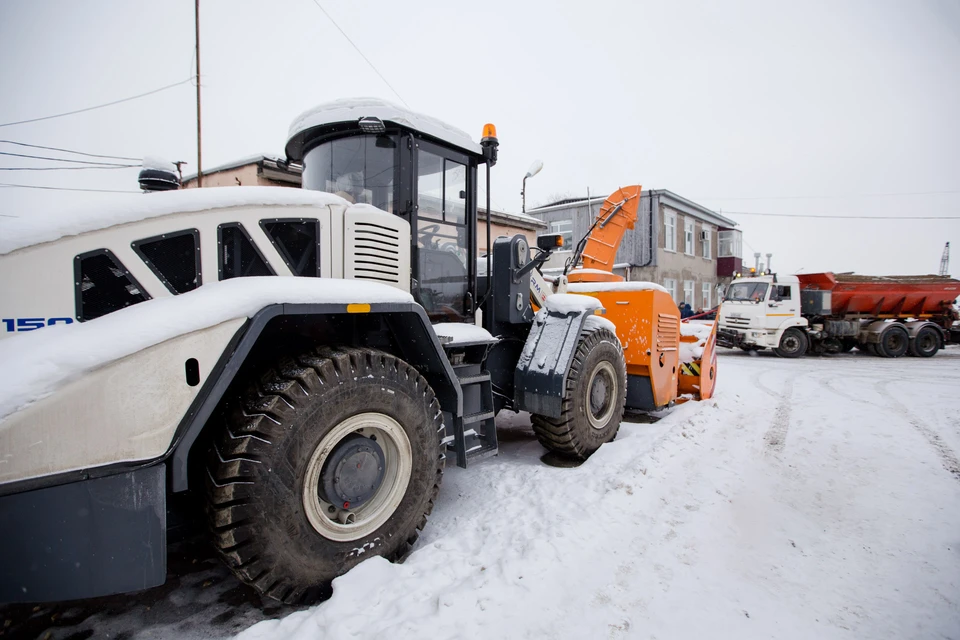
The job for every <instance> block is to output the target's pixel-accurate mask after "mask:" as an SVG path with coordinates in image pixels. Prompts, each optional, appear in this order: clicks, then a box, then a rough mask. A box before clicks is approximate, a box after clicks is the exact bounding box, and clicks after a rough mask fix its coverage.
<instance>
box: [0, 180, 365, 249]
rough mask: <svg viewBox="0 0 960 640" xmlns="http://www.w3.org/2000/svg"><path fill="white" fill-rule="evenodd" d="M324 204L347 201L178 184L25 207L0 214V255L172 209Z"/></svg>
mask: <svg viewBox="0 0 960 640" xmlns="http://www.w3.org/2000/svg"><path fill="white" fill-rule="evenodd" d="M329 204H339V205H343V206H345V207H346V206H349V204H350V203H348V202H347V201H346V200H344V199H343V198H340V197H339V196H335V195H333V194H331V193H323V192H321V191H307V190H303V189H278V188H277V187H222V188H211V189H184V190H177V191H163V192H160V193H145V194H139V195H134V194H131V195H129V196H117V199H116V200H111V201H110V203H109V204H101V205H98V206H97V207H96V208H89V209H79V210H72V209H62V210H58V211H48V212H30V215H28V216H27V215H22V216H20V217H19V218H0V255H3V254H5V253H10V252H11V251H16V250H17V249H21V248H23V247H28V246H30V245H34V244H39V243H41V242H51V241H53V240H57V239H59V238H63V237H65V236H72V235H77V234H81V233H86V232H88V231H95V230H97V229H104V228H106V227H110V226H113V225H117V224H125V223H128V222H137V221H139V220H147V219H149V218H157V217H160V216H165V215H169V214H172V213H193V212H197V211H203V210H205V209H215V208H216V209H219V208H225V207H240V206H274V205H278V206H295V205H300V206H305V205H306V206H309V205H313V206H322V205H329Z"/></svg>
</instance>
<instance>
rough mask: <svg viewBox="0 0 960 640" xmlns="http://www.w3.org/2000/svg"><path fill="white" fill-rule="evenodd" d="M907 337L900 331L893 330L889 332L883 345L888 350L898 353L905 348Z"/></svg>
mask: <svg viewBox="0 0 960 640" xmlns="http://www.w3.org/2000/svg"><path fill="white" fill-rule="evenodd" d="M905 342H906V339H905V338H904V336H903V335H901V332H900V331H891V332H890V333H888V334H887V336H886V339H885V340H884V341H883V346H884V349H885V350H886V351H889V352H890V353H898V352H900V351H901V350H902V349H904V343H905Z"/></svg>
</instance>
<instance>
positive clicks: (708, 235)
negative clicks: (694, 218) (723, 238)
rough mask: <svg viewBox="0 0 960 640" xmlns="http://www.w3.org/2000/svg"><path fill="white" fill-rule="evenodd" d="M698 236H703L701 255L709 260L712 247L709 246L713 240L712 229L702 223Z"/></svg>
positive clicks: (711, 255) (711, 254)
mask: <svg viewBox="0 0 960 640" xmlns="http://www.w3.org/2000/svg"><path fill="white" fill-rule="evenodd" d="M700 236H701V237H702V238H703V257H704V258H706V259H707V260H710V259H711V258H713V247H711V246H710V243H711V241H712V240H713V230H712V229H711V228H710V227H708V226H707V225H703V231H701V232H700Z"/></svg>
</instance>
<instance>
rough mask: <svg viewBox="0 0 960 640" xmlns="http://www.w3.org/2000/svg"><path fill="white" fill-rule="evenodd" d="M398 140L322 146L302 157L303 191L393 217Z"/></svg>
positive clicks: (373, 138)
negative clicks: (327, 195)
mask: <svg viewBox="0 0 960 640" xmlns="http://www.w3.org/2000/svg"><path fill="white" fill-rule="evenodd" d="M396 153H397V138H396V136H393V135H388V134H382V135H362V136H351V137H349V138H339V139H337V140H331V141H330V142H324V143H323V144H321V145H318V146H317V147H315V148H314V149H311V150H310V151H308V152H307V154H306V156H305V157H304V167H303V187H304V188H305V189H315V190H317V191H326V192H327V193H335V194H337V195H338V196H340V197H342V198H346V200H347V201H348V202H353V203H365V204H372V205H373V206H375V207H377V208H378V209H382V210H384V211H388V212H390V213H393V196H394V190H393V183H394V171H395V167H396Z"/></svg>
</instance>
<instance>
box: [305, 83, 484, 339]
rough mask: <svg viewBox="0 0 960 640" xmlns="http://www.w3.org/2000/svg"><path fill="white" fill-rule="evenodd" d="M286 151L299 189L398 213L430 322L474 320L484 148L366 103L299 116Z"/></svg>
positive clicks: (449, 130)
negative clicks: (297, 171) (299, 168)
mask: <svg viewBox="0 0 960 640" xmlns="http://www.w3.org/2000/svg"><path fill="white" fill-rule="evenodd" d="M286 152H287V156H288V158H289V159H291V160H296V161H301V162H302V163H303V188H304V189H314V190H319V191H326V192H329V193H334V194H336V195H339V196H341V197H343V198H345V199H346V200H347V201H348V202H351V203H362V204H369V205H372V206H374V207H377V208H378V209H382V210H384V211H387V212H389V213H393V214H394V215H397V216H399V217H401V218H403V219H405V220H406V221H407V222H408V223H409V224H410V229H411V238H410V248H411V274H410V277H411V283H410V284H411V287H410V291H411V293H412V294H413V295H414V297H415V298H416V300H417V302H418V303H420V304H421V305H422V306H423V308H424V309H425V310H426V311H427V314H428V315H429V317H430V320H431V321H432V322H467V321H470V322H472V321H473V317H474V311H475V306H476V300H477V288H476V280H477V274H476V260H475V259H474V256H476V255H477V237H476V228H477V169H478V167H479V166H480V165H482V164H486V163H488V162H490V160H489V156H490V154H489V153H487V154H485V153H484V149H483V148H482V147H481V146H480V145H479V144H477V143H476V142H474V141H473V140H472V139H471V138H470V136H469V135H467V134H466V133H464V132H462V131H460V130H458V129H455V128H454V127H451V126H449V125H446V124H444V123H442V122H439V121H438V120H435V119H434V118H430V117H428V116H423V115H420V114H416V113H413V112H411V111H409V110H407V109H404V108H402V107H398V106H396V105H393V104H391V103H389V102H385V101H382V100H374V99H361V100H349V101H348V100H341V101H337V102H333V103H329V104H326V105H321V106H319V107H317V108H315V109H313V110H311V111H308V112H306V113H304V114H303V115H302V116H300V117H299V118H298V119H297V121H296V122H295V123H294V124H293V126H292V127H291V130H290V140H289V142H288V143H287V148H286ZM494 158H495V156H494Z"/></svg>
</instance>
